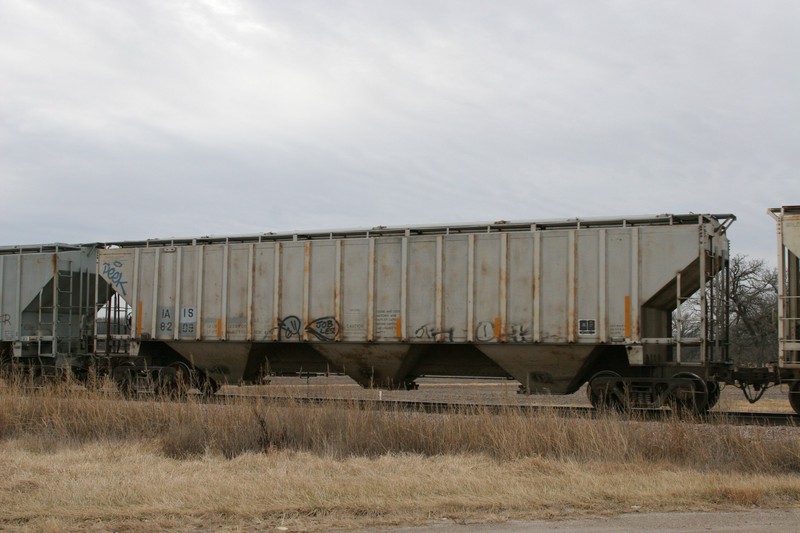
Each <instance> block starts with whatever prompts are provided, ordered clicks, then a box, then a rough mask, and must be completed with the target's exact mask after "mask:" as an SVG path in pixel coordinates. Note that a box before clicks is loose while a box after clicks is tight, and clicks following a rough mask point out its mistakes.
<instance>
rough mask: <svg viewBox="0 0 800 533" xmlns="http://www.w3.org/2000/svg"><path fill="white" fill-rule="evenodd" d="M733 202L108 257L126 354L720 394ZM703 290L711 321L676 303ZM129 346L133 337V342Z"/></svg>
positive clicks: (128, 247)
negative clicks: (683, 316) (690, 322)
mask: <svg viewBox="0 0 800 533" xmlns="http://www.w3.org/2000/svg"><path fill="white" fill-rule="evenodd" d="M734 219H735V217H733V216H732V215H695V214H689V215H659V216H643V217H626V218H602V219H573V220H555V221H553V220H550V221H531V222H514V223H508V222H496V223H490V224H471V225H457V226H430V227H409V228H385V227H379V228H373V229H370V230H354V231H333V232H309V233H291V234H264V235H250V236H236V237H224V238H198V239H170V240H147V241H140V242H121V243H117V244H116V245H115V246H114V247H111V248H108V249H101V250H98V257H97V264H98V273H99V275H100V276H101V277H102V278H103V280H104V281H105V282H106V283H107V284H108V285H109V286H110V287H112V288H113V290H114V291H116V293H117V294H119V295H120V296H121V297H122V298H124V299H125V301H126V302H127V303H128V304H129V305H130V307H131V313H130V319H129V322H130V332H131V333H130V336H131V338H130V344H129V347H130V353H129V355H130V357H131V359H130V361H133V360H135V359H136V358H137V357H138V358H141V357H145V358H147V359H148V360H151V362H152V360H153V359H157V360H158V361H159V362H161V363H163V364H172V365H175V366H176V367H180V365H185V366H186V367H187V368H194V369H198V370H199V371H200V372H202V373H203V375H204V376H205V377H206V378H208V379H210V380H212V381H214V382H217V383H224V382H228V383H231V382H232V383H241V382H254V381H257V380H258V379H259V377H260V376H262V375H263V374H265V373H295V372H343V373H345V374H347V375H348V376H350V377H351V378H352V379H354V380H355V381H357V382H358V383H360V384H362V385H364V386H380V387H406V388H411V387H413V386H414V380H415V379H416V378H418V377H420V376H480V377H509V378H513V379H516V380H517V381H519V382H520V385H521V388H522V389H523V390H524V391H525V392H527V393H551V394H564V393H571V392H574V391H576V390H577V389H578V388H579V387H580V386H581V385H583V384H584V383H586V382H587V380H591V379H592V378H593V377H594V378H595V379H594V380H592V384H593V385H592V388H591V389H590V390H591V391H593V392H592V394H591V395H590V396H591V398H592V400H593V401H594V402H595V403H598V402H606V401H611V400H613V399H614V398H616V399H617V401H622V398H621V396H622V395H623V394H624V396H625V400H626V401H629V402H632V403H633V404H635V405H642V406H657V405H661V404H663V403H665V402H667V401H674V400H675V399H679V400H682V401H687V399H688V400H691V401H693V402H695V403H697V404H702V406H703V407H708V406H710V405H711V404H712V403H713V401H714V400H715V393H716V391H717V389H716V383H717V382H719V381H727V380H729V379H730V369H731V365H730V362H729V361H728V360H727V353H726V340H727V339H726V325H727V324H726V320H725V319H724V318H723V317H725V316H726V314H727V312H726V308H725V306H726V305H727V304H726V302H727V299H726V298H725V294H727V264H728V239H727V229H728V227H729V225H730V224H731V222H732V221H733V220H734ZM692 295H696V298H697V302H696V304H697V307H698V309H699V310H700V312H701V314H702V317H703V327H702V328H700V331H699V332H697V333H695V334H693V335H692V336H691V337H687V336H683V335H682V328H681V327H680V326H681V324H680V317H678V320H677V327H673V311H674V310H675V309H676V308H679V307H680V306H681V305H683V304H684V303H685V302H686V301H687V300H688V299H689V298H690V297H692ZM127 345H128V344H127V343H126V346H127Z"/></svg>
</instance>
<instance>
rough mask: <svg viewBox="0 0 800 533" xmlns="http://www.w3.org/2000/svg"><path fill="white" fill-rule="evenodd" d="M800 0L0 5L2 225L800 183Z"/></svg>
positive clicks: (168, 224)
mask: <svg viewBox="0 0 800 533" xmlns="http://www.w3.org/2000/svg"><path fill="white" fill-rule="evenodd" d="M798 52H800V2H795V1H788V0H787V1H763V0H759V1H757V2H754V1H738V2H737V1H702V2H693V1H689V0H686V1H683V2H668V1H653V2H650V1H648V2H641V1H614V2H601V1H595V0H592V1H589V0H587V1H564V0H557V1H556V0H554V1H549V2H548V1H531V0H525V1H519V2H515V1H508V0H504V1H498V2H489V1H470V0H458V1H436V0H421V1H409V0H394V1H378V0H369V1H366V0H365V1H351V2H348V1H332V0H319V1H298V0H291V1H289V0H286V1H271V2H267V1H256V0H253V1H244V0H242V1H224V0H205V1H188V0H183V1H171V0H150V1H147V0H139V1H136V2H123V1H111V0H96V1H81V0H70V1H69V2H64V1H60V0H51V1H34V0H2V2H0V184H1V187H0V199H2V207H0V244H2V245H11V244H22V243H39V242H56V241H59V242H89V241H114V240H125V239H143V238H149V237H170V236H195V235H209V234H212V235H221V234H235V233H258V232H262V231H285V230H301V229H327V228H344V227H371V226H376V225H419V224H430V223H439V222H469V221H493V220H500V219H503V220H535V219H550V218H573V217H591V216H605V215H636V214H653V213H667V212H672V213H687V212H695V213H698V212H716V213H734V214H736V215H737V216H738V218H739V220H738V221H737V222H736V223H735V224H734V225H733V227H732V228H731V233H730V235H731V239H732V247H733V250H734V252H741V253H747V254H750V255H752V256H756V257H764V258H767V259H768V260H770V261H774V255H775V230H774V223H773V222H772V220H771V219H770V218H769V217H768V216H767V215H766V209H767V208H768V207H776V206H780V205H786V204H800V59H798Z"/></svg>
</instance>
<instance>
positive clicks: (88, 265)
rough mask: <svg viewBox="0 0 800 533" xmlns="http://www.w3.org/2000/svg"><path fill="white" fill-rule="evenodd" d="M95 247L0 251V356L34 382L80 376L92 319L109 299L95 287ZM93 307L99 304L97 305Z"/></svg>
mask: <svg viewBox="0 0 800 533" xmlns="http://www.w3.org/2000/svg"><path fill="white" fill-rule="evenodd" d="M97 247H98V245H97V244H80V245H70V244H50V245H35V246H7V247H2V248H0V356H2V362H3V363H4V364H6V365H8V364H10V362H11V361H12V360H13V361H15V363H16V364H17V365H18V366H19V367H22V368H24V369H26V371H28V370H29V371H31V372H33V374H34V375H35V377H37V378H39V377H46V376H56V375H59V374H61V373H63V372H64V371H65V370H67V369H71V370H73V371H74V372H75V373H77V374H81V373H83V372H84V371H85V369H86V368H87V367H88V366H89V364H90V362H91V358H92V353H93V349H94V338H93V336H94V335H95V317H96V316H97V314H98V311H99V310H100V308H101V307H103V305H104V304H105V302H106V301H107V300H108V299H109V296H110V295H111V294H112V291H111V289H110V288H109V287H108V286H107V284H105V283H100V284H99V285H98V284H97V283H96V280H97V277H96V273H95V272H96V262H97V261H96V259H97V258H96V250H97ZM98 302H99V303H98Z"/></svg>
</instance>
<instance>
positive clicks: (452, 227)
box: [0, 207, 800, 255]
mask: <svg viewBox="0 0 800 533" xmlns="http://www.w3.org/2000/svg"><path fill="white" fill-rule="evenodd" d="M783 209H793V208H783ZM797 209H800V207H798V208H797ZM778 210H779V211H780V209H778ZM734 220H736V217H735V216H734V215H732V214H729V213H728V214H695V213H689V214H682V215H675V214H662V215H640V216H619V217H595V218H568V219H550V220H525V221H506V220H499V221H495V222H473V223H464V224H439V225H421V226H375V227H372V228H357V229H336V230H310V231H291V232H278V233H273V232H267V233H256V234H247V235H221V236H208V235H206V236H200V237H171V238H152V239H145V240H138V241H110V242H106V243H85V244H66V243H50V244H26V245H14V246H0V255H10V254H22V253H54V252H67V251H77V250H81V249H87V248H88V249H94V248H98V247H108V246H112V247H119V248H136V247H149V246H188V245H194V244H220V243H223V244H224V243H236V242H271V241H305V240H322V239H348V238H350V239H353V238H355V239H358V238H362V239H363V238H366V237H390V236H399V237H404V236H411V235H452V234H470V233H497V232H515V231H546V230H557V229H582V228H619V227H634V226H669V225H681V224H701V223H712V224H716V225H718V226H722V228H723V230H725V229H727V227H728V226H729V225H730V224H731V223H732V222H733V221H734Z"/></svg>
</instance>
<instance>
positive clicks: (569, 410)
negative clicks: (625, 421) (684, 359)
mask: <svg viewBox="0 0 800 533" xmlns="http://www.w3.org/2000/svg"><path fill="white" fill-rule="evenodd" d="M215 398H218V399H220V400H224V399H233V398H235V399H237V400H241V399H253V400H261V401H264V400H267V401H272V402H283V403H292V402H294V403H301V404H308V405H340V406H342V407H348V408H358V409H391V410H398V411H414V412H420V413H438V414H445V413H466V414H469V413H475V412H480V413H490V414H503V413H521V414H530V415H534V414H553V415H556V416H565V417H590V418H597V417H602V416H605V415H606V414H605V413H603V412H602V411H598V410H597V409H595V408H593V407H590V406H579V405H512V404H483V403H480V404H476V403H464V402H437V401H418V400H387V399H363V398H362V399H357V398H329V397H296V396H263V395H237V394H217V395H216V396H215ZM623 414H624V413H623ZM630 415H631V418H633V419H636V420H653V421H663V420H668V419H671V418H672V417H673V416H674V414H673V412H672V411H670V410H669V409H633V410H631V412H630ZM684 419H685V420H689V421H696V422H697V423H717V424H732V425H758V426H798V427H800V415H797V414H794V413H760V412H747V411H738V412H736V411H713V412H710V413H707V414H705V415H702V416H694V417H692V416H687V417H685V418H684Z"/></svg>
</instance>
